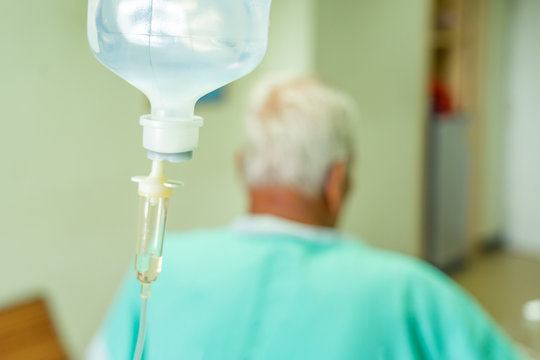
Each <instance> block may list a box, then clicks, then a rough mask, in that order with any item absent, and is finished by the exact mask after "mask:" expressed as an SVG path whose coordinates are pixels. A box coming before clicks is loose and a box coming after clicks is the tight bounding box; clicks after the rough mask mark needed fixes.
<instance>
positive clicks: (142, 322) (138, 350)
mask: <svg viewBox="0 0 540 360" xmlns="http://www.w3.org/2000/svg"><path fill="white" fill-rule="evenodd" d="M143 286H144V285H143ZM148 286H150V285H148ZM147 308H148V297H142V296H141V314H140V316H139V335H138V336H137V346H136V347H135V354H134V355H133V360H141V358H142V354H143V348H144V340H145V338H146V310H147Z"/></svg>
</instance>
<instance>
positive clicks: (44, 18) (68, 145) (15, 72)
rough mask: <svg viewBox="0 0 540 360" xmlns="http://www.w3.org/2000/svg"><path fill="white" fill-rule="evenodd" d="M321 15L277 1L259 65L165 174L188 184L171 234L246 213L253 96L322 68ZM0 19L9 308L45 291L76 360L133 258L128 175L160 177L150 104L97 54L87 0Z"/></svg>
mask: <svg viewBox="0 0 540 360" xmlns="http://www.w3.org/2000/svg"><path fill="white" fill-rule="evenodd" d="M313 11H314V10H313V7H312V3H311V2H310V1H309V0H295V1H287V0H275V1H274V8H273V13H272V27H271V40H270V46H269V53H268V56H267V58H266V59H265V61H264V63H263V65H262V67H261V69H260V70H258V71H257V73H256V74H254V75H253V76H251V77H250V78H247V79H244V80H241V81H239V82H238V83H236V84H235V85H233V86H231V87H229V88H228V89H227V91H226V97H225V99H224V102H223V103H220V104H217V105H207V106H205V107H202V108H200V109H199V110H198V111H197V112H198V113H199V114H200V115H202V116H204V117H205V119H206V125H205V126H204V128H203V129H202V131H201V141H200V148H199V150H197V152H196V153H195V159H194V160H193V161H192V162H190V163H187V164H183V165H168V166H167V169H166V172H167V174H168V175H169V176H170V177H171V178H176V179H180V180H185V182H186V187H185V188H183V189H180V190H179V191H177V192H176V194H175V196H174V197H173V200H172V204H171V207H170V222H169V229H186V228H192V227H198V226H215V225H223V224H226V223H227V222H228V221H229V220H230V219H231V218H233V217H234V216H235V215H237V214H239V213H241V212H242V210H243V204H244V201H243V194H242V190H241V187H240V184H239V182H238V181H237V180H236V178H235V175H234V172H233V169H232V164H233V153H234V151H235V149H236V148H237V147H238V144H239V141H240V125H241V123H240V116H241V114H242V109H243V107H244V104H245V101H246V96H247V93H248V88H249V86H250V85H251V83H252V82H253V81H254V80H253V79H256V78H257V77H258V76H260V75H262V74H263V73H264V72H266V71H270V70H277V69H292V70H297V71H303V72H304V71H309V70H310V69H311V68H312V66H313V57H312V52H313V29H312V22H313ZM0 13H2V14H3V15H4V16H3V20H2V22H1V23H0V24H1V25H0V29H1V31H0V43H1V44H2V56H1V57H0V69H1V70H0V71H1V73H2V77H1V83H0V103H1V105H2V106H1V108H2V118H3V120H2V130H1V131H0V163H1V164H2V167H3V171H2V172H1V175H2V176H1V178H0V184H1V186H2V188H3V189H4V191H3V198H2V205H1V206H0V212H1V213H0V216H1V217H0V219H1V220H0V221H1V223H0V225H1V228H2V231H3V233H2V235H1V236H0V248H1V249H2V252H1V253H2V261H1V262H0V269H1V271H2V274H4V277H5V278H4V281H3V284H2V286H1V287H0V307H1V306H5V305H8V304H11V303H14V302H17V301H18V300H21V299H25V298H27V297H28V296H30V295H32V294H45V295H46V296H47V298H48V300H49V304H50V306H51V310H52V312H53V315H54V319H55V321H56V323H57V325H58V330H59V331H60V334H61V335H62V338H63V340H64V342H65V345H66V346H67V348H68V350H69V352H70V353H71V354H72V355H73V356H74V357H76V358H79V357H80V356H81V354H82V352H83V349H84V347H85V345H86V343H87V342H88V341H89V339H90V336H91V335H92V333H93V332H94V331H95V330H96V328H97V326H98V325H99V323H100V322H101V319H102V317H103V315H104V312H105V310H106V308H107V306H108V304H109V303H110V301H111V299H112V296H113V293H114V290H115V288H116V286H117V285H118V283H119V281H120V279H121V278H122V276H123V274H124V273H125V271H126V269H128V266H129V263H130V261H131V258H132V256H133V252H134V237H135V227H136V209H137V196H136V186H135V185H134V184H132V183H130V181H129V178H130V176H132V175H143V174H145V173H147V172H148V171H149V162H148V161H147V160H146V159H145V152H144V151H143V149H142V147H141V145H140V144H141V129H140V127H139V125H138V117H139V115H140V114H142V113H143V112H144V111H147V109H145V102H144V100H143V97H142V95H140V94H139V93H138V91H136V90H135V89H133V88H131V87H130V86H129V85H127V84H126V83H124V82H123V81H122V80H120V79H119V78H117V77H115V76H114V75H113V74H112V73H111V72H109V71H108V70H106V69H105V68H103V67H102V66H101V65H100V64H99V63H98V62H97V60H95V59H94V58H93V56H92V55H91V53H90V51H89V49H88V45H87V42H86V1H83V0H50V1H42V0H17V1H2V2H0ZM291 29H294V31H291ZM164 261H167V260H166V254H165V260H164Z"/></svg>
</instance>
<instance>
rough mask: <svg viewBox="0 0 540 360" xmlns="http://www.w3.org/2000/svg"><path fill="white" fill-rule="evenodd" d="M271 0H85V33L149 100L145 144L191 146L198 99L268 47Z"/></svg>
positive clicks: (169, 149) (178, 149)
mask: <svg viewBox="0 0 540 360" xmlns="http://www.w3.org/2000/svg"><path fill="white" fill-rule="evenodd" d="M270 1H271V0H228V1H224V0H89V3H88V7H89V8H88V40H89V43H90V47H91V49H92V52H93V53H94V54H95V56H96V57H97V58H98V60H99V61H100V62H101V63H103V64H104V65H105V66H106V67H108V68H109V69H110V70H112V71H113V72H115V73H116V74H117V75H119V76H120V77H122V78H123V79H124V80H126V81H128V82H129V83H130V84H132V85H133V86H135V87H136V88H138V89H139V90H141V91H142V92H143V93H144V94H145V95H146V96H147V97H148V99H149V101H150V103H151V107H152V113H151V114H150V115H146V116H143V117H142V118H141V124H142V125H143V126H144V133H143V146H144V147H145V148H146V149H148V150H150V151H152V152H155V153H163V154H178V153H185V152H189V151H192V150H193V149H194V148H196V146H197V143H198V128H199V127H200V126H201V125H202V119H200V118H196V117H194V108H195V103H196V102H197V100H198V99H199V98H200V97H202V96H204V95H205V94H207V93H209V92H211V91H213V90H215V89H217V88H219V87H221V86H223V85H226V84H228V83H230V82H232V81H234V80H236V79H238V78H240V77H242V76H244V75H247V74H248V73H250V72H251V71H252V70H253V69H255V67H256V66H257V65H258V64H259V63H260V62H261V60H262V58H263V57H264V54H265V52H266V47H267V38H268V24H269V13H270Z"/></svg>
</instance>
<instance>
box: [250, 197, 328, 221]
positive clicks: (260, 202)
mask: <svg viewBox="0 0 540 360" xmlns="http://www.w3.org/2000/svg"><path fill="white" fill-rule="evenodd" d="M249 197H250V207H249V212H250V213H251V214H255V215H262V214H266V215H274V216H278V217H281V218H284V219H287V220H291V221H296V222H299V223H302V224H306V225H314V226H325V227H334V226H335V220H334V219H332V218H331V216H329V213H328V211H327V207H326V204H325V202H324V199H323V198H322V197H321V198H309V197H307V196H305V195H303V194H300V193H299V192H298V191H295V190H290V189H285V188H275V189H274V188H270V189H268V188H262V189H261V188H259V189H250V190H249Z"/></svg>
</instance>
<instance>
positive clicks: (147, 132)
mask: <svg viewBox="0 0 540 360" xmlns="http://www.w3.org/2000/svg"><path fill="white" fill-rule="evenodd" d="M140 124H141V125H142V126H143V127H144V129H143V147H144V148H145V149H147V150H150V151H153V152H156V153H162V154H179V153H185V152H189V151H193V150H195V149H196V148H197V146H198V145H199V128H200V127H201V126H203V119H202V118H201V117H200V116H194V117H193V119H191V120H178V119H155V118H152V115H143V116H141V120H140Z"/></svg>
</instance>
